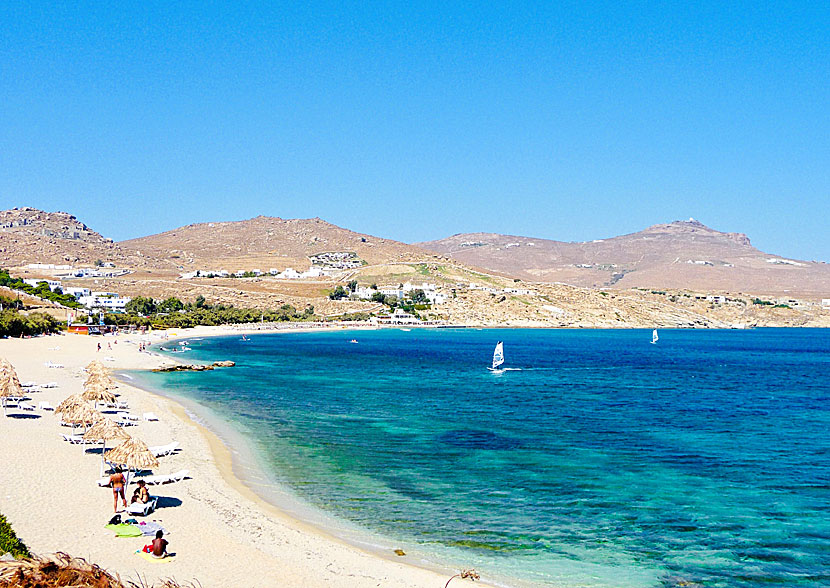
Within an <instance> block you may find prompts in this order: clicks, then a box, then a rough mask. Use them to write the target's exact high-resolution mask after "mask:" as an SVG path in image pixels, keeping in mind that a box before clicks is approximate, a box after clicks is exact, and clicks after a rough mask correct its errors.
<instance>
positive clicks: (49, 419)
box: [0, 327, 482, 588]
mask: <svg viewBox="0 0 830 588" xmlns="http://www.w3.org/2000/svg"><path fill="white" fill-rule="evenodd" d="M227 332H229V330H227V329H220V328H213V327H206V328H200V329H190V330H185V331H183V330H179V331H177V334H178V335H180V336H185V337H196V336H210V335H217V334H222V333H227ZM233 332H239V331H237V330H233ZM116 339H117V341H118V343H117V344H112V343H114V342H115V341H116ZM99 342H100V343H101V344H102V346H103V349H102V350H101V351H100V352H98V351H97V344H98V343H99ZM138 342H139V337H138V336H137V335H132V336H130V335H122V336H119V337H117V338H115V337H105V338H100V337H88V336H85V335H69V334H65V335H55V336H50V337H40V338H34V339H5V340H0V357H4V358H6V359H7V360H9V361H10V362H11V363H12V364H13V366H14V368H15V369H16V370H17V373H18V376H19V378H20V381H21V382H27V381H34V382H37V383H38V384H44V383H47V382H55V383H56V384H57V387H55V388H45V389H41V390H39V391H35V392H33V393H32V394H30V395H29V396H30V398H31V400H30V401H29V402H30V403H31V404H34V405H37V404H38V403H39V402H41V401H47V402H50V403H51V404H52V405H53V406H57V404H58V403H59V402H60V401H61V400H63V399H64V398H66V397H67V396H69V395H70V394H74V393H79V392H81V391H82V384H83V379H84V376H85V374H84V372H83V367H84V366H86V365H87V364H88V363H89V362H90V361H92V360H93V359H98V360H99V361H101V362H102V363H104V365H105V366H107V367H109V368H111V369H113V370H115V369H149V368H152V367H156V366H158V365H159V364H160V363H162V362H167V360H165V359H164V358H161V357H159V356H156V355H152V354H149V353H141V352H139V350H138ZM110 344H112V345H111V347H112V348H111V349H110V348H109V346H110ZM46 362H54V363H58V364H61V365H62V366H63V367H61V368H55V367H47V365H46ZM167 363H169V362H167ZM230 369H232V368H230ZM117 392H118V393H119V394H120V399H122V400H126V401H127V402H128V403H129V407H130V412H131V413H132V414H135V415H142V414H143V413H145V412H153V413H155V414H156V415H157V416H158V417H159V420H158V421H152V422H149V421H145V420H143V419H142V420H141V421H140V422H139V424H138V425H137V426H135V427H130V429H129V432H130V434H131V435H132V436H135V437H138V438H139V439H141V440H143V441H145V442H146V443H147V444H148V445H150V446H153V445H164V444H166V443H169V442H171V441H178V442H179V443H180V445H181V447H182V448H183V450H182V451H181V452H179V453H177V454H174V455H171V456H166V457H161V458H160V459H159V461H160V467H159V468H158V469H157V470H155V471H154V473H156V474H165V473H172V472H176V471H178V470H181V469H187V470H189V471H190V478H189V479H186V480H184V481H182V482H178V483H174V484H166V485H162V486H154V487H151V488H150V491H151V494H153V495H155V496H159V497H160V502H159V508H158V509H157V510H156V512H155V513H153V514H151V515H149V516H148V517H146V520H153V521H158V522H160V523H161V524H162V525H163V526H164V527H165V528H166V529H167V530H168V536H167V538H168V539H169V541H170V551H171V552H172V553H175V554H176V555H175V557H174V558H172V559H171V560H169V561H165V562H164V563H157V562H149V561H145V560H144V559H142V558H140V557H138V556H137V555H136V554H135V553H134V552H135V551H136V550H137V549H140V548H141V547H142V546H143V545H144V544H146V543H148V542H149V541H148V540H147V538H145V537H138V538H116V537H115V536H114V534H113V533H112V532H111V531H109V530H107V529H105V528H104V526H105V525H106V524H107V522H108V521H109V519H110V517H112V515H113V504H112V503H113V500H112V491H111V490H110V489H109V488H99V487H98V486H97V485H96V483H95V482H96V480H97V479H98V477H99V467H100V456H99V454H97V453H86V451H85V450H86V449H89V448H90V447H96V448H97V447H100V446H97V445H93V446H89V445H87V446H82V445H72V444H69V443H67V442H65V441H63V440H62V439H61V434H64V433H68V432H71V431H70V429H68V428H66V427H62V426H60V424H59V417H58V416H56V415H55V414H54V413H53V412H49V411H44V410H40V409H36V410H35V411H33V412H25V413H24V412H23V411H21V410H16V409H14V410H11V411H10V412H9V417H8V418H2V420H0V446H1V447H2V448H3V457H2V467H0V513H3V514H4V515H5V516H6V517H7V518H8V519H9V521H10V523H11V524H12V526H13V527H14V529H15V531H16V532H17V534H18V535H19V536H20V538H21V539H22V540H23V541H24V542H25V543H26V544H27V546H28V547H29V549H30V550H31V551H32V552H33V553H38V554H45V553H51V552H56V551H64V552H67V553H69V554H71V555H74V556H80V557H84V558H86V559H88V560H89V561H91V562H95V563H97V564H99V565H101V566H102V567H104V568H106V569H107V570H109V571H110V572H113V573H117V574H118V575H120V577H121V578H122V579H124V580H132V581H135V582H137V581H143V582H144V583H145V584H152V583H153V582H156V581H159V580H161V579H164V578H171V577H172V578H175V579H176V580H177V581H179V582H190V581H197V582H198V584H200V585H201V586H203V587H205V588H208V587H214V586H217V587H218V586H230V585H234V586H251V587H253V586H303V587H316V586H343V587H351V586H355V587H357V586H384V587H401V588H403V587H413V588H414V587H441V586H444V584H445V582H446V581H447V579H448V578H449V576H450V575H452V573H453V572H452V571H449V570H448V571H447V573H446V574H444V573H439V572H436V571H431V570H429V569H426V568H422V567H418V566H417V565H413V564H417V563H418V562H408V561H407V558H406V557H401V558H399V559H398V560H395V559H394V558H395V557H396V556H395V555H394V554H392V553H390V557H389V559H387V558H385V557H382V556H380V555H378V554H375V553H370V552H368V551H363V550H361V549H360V548H358V547H355V546H352V545H350V544H347V543H345V542H343V541H340V540H338V539H336V538H334V537H332V536H329V535H327V534H326V533H325V531H323V530H321V529H317V528H315V527H312V526H310V525H307V524H305V523H303V522H301V521H298V520H296V519H295V518H292V517H291V516H289V515H288V514H286V513H284V512H282V511H280V510H278V509H277V508H276V507H273V506H271V505H270V504H267V503H265V502H264V501H263V500H261V499H259V498H258V497H257V496H256V495H255V494H254V493H253V492H252V491H251V490H249V489H248V488H247V487H245V486H244V485H243V484H242V483H241V482H240V481H238V480H237V479H236V478H235V477H234V476H233V473H232V469H231V450H230V449H229V448H227V447H225V446H224V445H223V444H222V443H221V442H220V441H219V439H218V438H217V437H216V436H214V435H212V434H211V433H210V432H209V431H207V430H206V429H204V428H203V427H201V426H199V425H198V424H197V423H195V422H194V421H193V420H191V419H190V418H189V416H188V415H187V413H186V411H185V410H184V408H183V407H182V406H181V405H179V404H178V403H176V402H174V401H172V400H170V399H168V398H164V397H161V396H158V395H155V394H152V393H150V392H147V391H144V390H141V389H138V388H135V387H132V386H128V385H122V386H120V388H119V389H118V390H117ZM133 488H135V486H134V485H133V484H131V485H130V487H129V488H128V491H127V497H128V499H129V496H130V495H131V493H132V490H133ZM456 582H457V583H458V585H464V584H469V583H468V582H466V581H461V580H455V581H454V582H453V585H455V584H456ZM476 585H482V584H481V583H476Z"/></svg>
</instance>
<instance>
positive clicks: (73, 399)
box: [55, 394, 86, 414]
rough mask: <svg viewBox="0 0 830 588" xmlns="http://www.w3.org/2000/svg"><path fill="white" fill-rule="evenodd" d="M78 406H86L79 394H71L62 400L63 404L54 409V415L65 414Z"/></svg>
mask: <svg viewBox="0 0 830 588" xmlns="http://www.w3.org/2000/svg"><path fill="white" fill-rule="evenodd" d="M80 404H83V405H84V406H86V403H85V402H84V397H83V396H81V395H80V394H73V395H71V396H67V397H66V398H64V400H63V402H61V403H60V404H59V405H58V407H57V408H56V409H55V414H62V413H65V412H67V411H69V410H70V409H72V408H74V407H75V406H78V405H80Z"/></svg>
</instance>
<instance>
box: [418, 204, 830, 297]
mask: <svg viewBox="0 0 830 588" xmlns="http://www.w3.org/2000/svg"><path fill="white" fill-rule="evenodd" d="M418 245H419V246H420V247H423V248H424V249H429V250H431V251H435V252H437V253H441V254H444V255H448V256H450V257H452V258H454V259H456V260H458V261H460V262H461V263H465V264H471V265H476V266H478V267H483V268H487V269H489V270H492V271H498V272H503V273H506V274H509V275H514V276H516V277H520V278H524V279H528V280H534V281H540V282H563V283H567V284H574V285H577V286H586V287H600V288H609V287H616V288H635V287H644V288H685V289H689V290H698V291H704V292H705V291H727V292H763V293H773V294H786V293H791V294H798V295H808V296H822V295H823V296H827V295H829V294H830V265H827V264H825V263H816V262H807V261H796V260H790V259H785V258H782V257H779V256H777V255H771V254H767V253H764V252H762V251H759V250H758V249H756V248H755V247H753V246H752V244H751V243H750V241H749V238H748V237H747V236H746V235H744V234H742V233H723V232H720V231H716V230H714V229H711V228H709V227H707V226H705V225H703V224H702V223H700V222H698V221H695V220H694V219H690V220H688V221H675V222H672V223H668V224H660V225H654V226H652V227H649V228H647V229H645V230H643V231H640V232H637V233H632V234H629V235H622V236H619V237H613V238H610V239H599V240H596V241H588V242H584V243H566V242H562V241H551V240H547V239H535V238H530V237H517V236H513V235H499V234H493V233H467V234H460V235H454V236H452V237H449V238H447V239H442V240H440V241H430V242H427V243H419V244H418Z"/></svg>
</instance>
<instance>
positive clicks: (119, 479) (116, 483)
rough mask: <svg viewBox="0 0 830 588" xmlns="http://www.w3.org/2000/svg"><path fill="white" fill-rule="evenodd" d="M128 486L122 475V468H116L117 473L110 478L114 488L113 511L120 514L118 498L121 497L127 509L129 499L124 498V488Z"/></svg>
mask: <svg viewBox="0 0 830 588" xmlns="http://www.w3.org/2000/svg"><path fill="white" fill-rule="evenodd" d="M126 485H127V479H126V478H125V477H124V474H122V473H121V468H120V467H116V468H115V473H114V474H113V475H111V476H110V486H112V497H113V501H114V504H113V507H112V508H113V510H114V511H115V512H118V496H119V495H120V496H121V502H123V503H124V508H127V498H126V497H125V496H124V487H125V486H126Z"/></svg>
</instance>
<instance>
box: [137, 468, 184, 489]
mask: <svg viewBox="0 0 830 588" xmlns="http://www.w3.org/2000/svg"><path fill="white" fill-rule="evenodd" d="M188 474H190V470H179V471H178V472H176V473H175V474H161V475H158V476H147V477H145V478H142V479H143V480H144V481H145V482H146V483H147V484H149V485H151V486H153V485H155V484H170V483H172V482H181V481H182V480H184V479H185V478H187V477H188Z"/></svg>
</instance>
